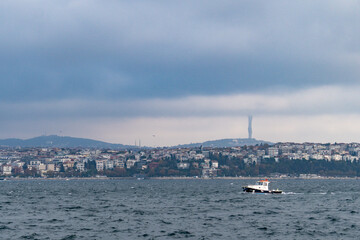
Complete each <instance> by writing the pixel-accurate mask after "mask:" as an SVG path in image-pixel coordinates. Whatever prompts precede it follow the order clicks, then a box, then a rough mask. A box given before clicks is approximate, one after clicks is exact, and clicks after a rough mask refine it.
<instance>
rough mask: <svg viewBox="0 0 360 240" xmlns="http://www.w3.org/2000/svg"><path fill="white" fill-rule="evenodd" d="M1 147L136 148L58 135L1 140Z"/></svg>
mask: <svg viewBox="0 0 360 240" xmlns="http://www.w3.org/2000/svg"><path fill="white" fill-rule="evenodd" d="M0 146H6V147H59V148H76V147H81V148H108V149H124V148H135V146H131V145H122V144H113V143H107V142H102V141H97V140H92V139H87V138H76V137H62V136H57V135H50V136H40V137H34V138H30V139H17V138H9V139H3V140H0Z"/></svg>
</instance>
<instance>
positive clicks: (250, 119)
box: [248, 115, 252, 139]
mask: <svg viewBox="0 0 360 240" xmlns="http://www.w3.org/2000/svg"><path fill="white" fill-rule="evenodd" d="M248 132H249V139H252V116H251V115H249V126H248Z"/></svg>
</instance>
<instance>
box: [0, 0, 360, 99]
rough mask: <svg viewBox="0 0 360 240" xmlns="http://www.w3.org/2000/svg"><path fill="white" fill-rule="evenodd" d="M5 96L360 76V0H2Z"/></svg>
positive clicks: (240, 87) (211, 88) (102, 95)
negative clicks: (358, 0) (254, 0)
mask: <svg viewBox="0 0 360 240" xmlns="http://www.w3.org/2000/svg"><path fill="white" fill-rule="evenodd" d="M0 5H1V8H0V9H1V10H0V15H1V16H2V17H1V19H2V20H1V21H0V34H1V36H2V38H1V40H0V43H1V45H0V52H1V55H0V66H1V67H0V76H1V77H2V80H1V82H0V96H1V99H2V100H4V101H38V100H48V99H55V100H59V99H72V98H81V99H93V100H99V99H101V100H112V99H129V98H130V99H140V98H153V97H158V98H159V97H160V98H172V97H182V96H192V95H224V94H237V93H246V92H249V91H250V92H252V93H254V92H258V91H271V90H272V89H274V88H285V89H288V88H298V87H307V88H308V87H312V86H321V85H329V84H330V85H331V84H339V83H341V84H352V83H358V81H359V76H360V73H359V64H360V54H359V53H360V48H359V45H358V42H359V41H360V30H359V28H358V26H357V23H358V22H360V16H359V15H358V12H359V11H360V4H359V3H358V2H357V1H346V3H344V2H343V1H334V0H331V1H328V0H327V1H316V2H314V1H291V2H289V1H277V2H275V3H274V2H268V1H258V2H255V3H254V2H253V1H223V2H222V3H221V4H220V3H219V2H218V1H197V2H193V1H160V0H159V1H152V2H151V3H150V2H144V1H131V2H129V1H106V2H104V1H99V0H92V1H82V0H68V1H52V2H49V1H45V0H37V1H27V2H24V1H2V2H1V3H0Z"/></svg>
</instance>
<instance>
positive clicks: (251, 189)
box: [243, 187, 282, 194]
mask: <svg viewBox="0 0 360 240" xmlns="http://www.w3.org/2000/svg"><path fill="white" fill-rule="evenodd" d="M243 191H244V192H248V193H271V194H281V193H282V191H281V190H260V189H255V188H250V187H243Z"/></svg>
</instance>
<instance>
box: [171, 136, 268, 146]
mask: <svg viewBox="0 0 360 240" xmlns="http://www.w3.org/2000/svg"><path fill="white" fill-rule="evenodd" d="M257 144H273V143H271V142H267V141H263V140H256V139H254V138H250V139H249V138H228V139H220V140H212V141H206V142H202V143H190V144H182V145H178V146H176V147H180V148H191V147H200V146H201V145H202V146H203V147H239V146H245V145H247V146H253V145H257Z"/></svg>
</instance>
